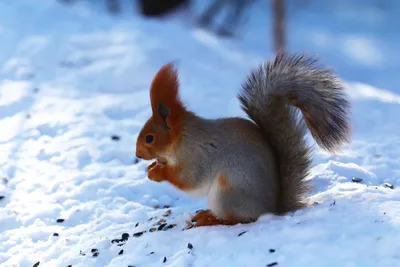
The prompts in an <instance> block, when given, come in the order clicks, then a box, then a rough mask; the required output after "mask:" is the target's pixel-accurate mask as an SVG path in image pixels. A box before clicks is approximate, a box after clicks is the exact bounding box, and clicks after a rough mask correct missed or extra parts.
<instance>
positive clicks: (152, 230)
mask: <svg viewBox="0 0 400 267" xmlns="http://www.w3.org/2000/svg"><path fill="white" fill-rule="evenodd" d="M149 231H150V233H153V232H155V231H157V228H151V229H150V230H149Z"/></svg>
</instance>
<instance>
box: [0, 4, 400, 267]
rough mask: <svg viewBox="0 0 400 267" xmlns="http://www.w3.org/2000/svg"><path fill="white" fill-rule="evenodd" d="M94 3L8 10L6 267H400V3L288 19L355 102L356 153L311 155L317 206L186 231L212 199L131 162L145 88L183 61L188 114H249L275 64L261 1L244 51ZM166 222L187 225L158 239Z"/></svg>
mask: <svg viewBox="0 0 400 267" xmlns="http://www.w3.org/2000/svg"><path fill="white" fill-rule="evenodd" d="M95 2H96V1H83V0H82V1H78V3H75V4H73V5H70V6H65V5H62V4H59V3H57V2H56V1H54V0H40V1H39V0H24V1H23V0H14V1H11V0H6V1H1V2H0V129H1V131H0V151H1V153H0V166H1V168H0V178H1V180H0V196H4V199H2V200H0V266H21V267H25V266H33V265H34V264H35V263H37V262H40V265H39V266H68V265H71V266H74V267H76V266H81V267H83V266H85V267H86V266H107V267H114V266H116V267H121V266H128V265H130V266H137V267H140V266H252V267H253V266H267V264H271V263H273V262H277V263H278V265H277V266H296V267H299V266H363V267H365V266H388V267H389V266H390V267H393V266H400V189H399V188H400V178H399V177H400V163H399V155H400V150H399V147H400V136H399V130H400V129H399V128H400V127H399V126H398V125H399V124H398V114H399V113H400V95H399V94H400V89H399V88H400V80H399V79H398V69H399V64H400V63H399V62H400V52H399V49H398V45H397V44H398V39H399V38H400V35H399V34H398V26H399V22H400V18H399V17H398V11H399V10H400V3H399V2H398V1H382V2H383V3H378V1H365V0H364V1H355V0H354V1H344V0H340V1H339V0H338V1H298V2H304V3H305V4H304V5H303V6H299V5H298V4H296V3H291V5H290V8H289V11H288V16H289V25H288V26H289V33H290V35H289V48H290V50H291V51H306V52H310V53H312V54H315V55H318V56H319V57H320V58H321V61H322V62H324V63H325V64H327V65H330V66H332V67H333V68H334V69H335V70H336V71H337V73H338V74H339V75H341V76H342V77H343V78H344V79H345V81H346V83H347V85H348V90H349V94H350V95H351V96H352V101H353V102H352V103H353V126H354V133H353V143H352V144H351V146H348V147H347V148H346V149H345V150H344V151H343V152H342V153H341V154H339V155H336V156H332V155H327V154H326V153H323V152H322V151H320V150H317V152H316V155H315V158H314V168H313V171H312V175H311V178H312V179H313V185H314V188H313V191H312V192H311V195H310V201H311V203H315V205H312V206H310V208H307V209H304V210H301V211H298V212H296V213H295V214H291V215H287V216H283V217H277V216H271V215H265V216H263V217H262V218H260V219H259V221H258V222H256V223H253V224H248V225H237V226H233V227H224V226H217V227H208V228H207V227H206V228H196V229H190V230H185V231H182V229H184V227H185V226H186V223H185V221H186V220H187V219H189V218H190V216H191V215H193V214H194V212H195V211H196V210H198V209H201V208H205V207H206V203H205V201H204V200H202V199H192V198H190V197H189V196H186V195H185V194H184V193H181V192H179V191H177V190H176V189H174V188H173V187H172V186H170V185H168V184H164V183H163V184H159V183H154V182H151V181H149V180H148V179H147V178H146V173H145V168H146V166H147V165H148V162H144V161H140V162H136V160H135V157H134V155H135V141H136V137H137V133H138V131H139V130H140V128H141V126H142V125H143V123H144V122H145V120H146V119H147V117H148V116H149V115H150V107H149V99H148V87H149V83H150V81H151V79H152V77H153V75H154V73H155V72H156V71H157V70H158V68H159V67H160V66H161V65H163V64H165V63H166V62H169V61H175V62H177V65H178V68H179V70H180V75H181V84H182V96H183V98H184V99H185V101H186V103H187V104H188V106H189V107H190V108H191V109H192V110H193V111H195V112H197V113H198V114H200V115H202V116H206V117H210V118H216V117H220V116H234V115H238V116H242V115H243V113H242V111H241V110H240V107H239V103H238V101H237V99H236V92H237V90H238V89H239V88H240V84H241V82H242V81H243V79H244V78H245V75H246V74H247V73H248V71H249V70H250V69H251V68H253V67H255V66H257V64H258V63H260V62H262V61H263V60H265V59H269V58H270V57H271V56H272V42H271V39H270V36H271V30H270V16H269V15H265V14H266V11H268V7H267V6H266V3H265V2H266V1H260V2H258V3H256V4H255V5H254V6H253V7H252V8H251V13H249V14H248V15H247V22H248V24H247V25H246V26H245V28H243V29H242V31H241V33H240V36H239V37H240V40H239V41H232V40H220V39H218V38H217V37H216V36H214V35H213V34H211V33H209V32H206V31H204V30H200V29H196V28H195V27H193V26H190V25H191V24H190V21H191V20H192V19H193V18H192V17H191V15H190V13H189V14H186V15H185V14H184V15H183V16H176V17H172V18H170V19H164V20H162V21H161V22H160V21H158V20H144V19H142V18H140V17H139V16H138V15H137V14H135V13H134V14H132V9H133V8H132V6H131V5H130V3H131V1H124V2H123V3H124V9H123V10H124V11H123V13H122V14H121V15H119V16H117V17H113V16H110V15H109V14H107V13H106V12H105V11H104V9H105V7H103V6H102V5H99V4H98V2H97V4H96V5H95ZM199 2H201V4H199V3H198V4H197V5H196V6H195V7H194V11H196V12H197V13H198V11H199V10H200V8H201V5H204V2H202V1H199ZM261 2H262V3H261ZM375 2H376V3H375ZM378 88H385V89H378ZM216 107H218V108H216ZM113 135H117V136H119V137H120V140H112V138H111V136H113ZM353 177H359V178H362V179H363V181H362V182H361V183H354V182H352V178H353ZM386 182H387V183H390V184H392V185H393V186H394V189H391V188H388V187H386V186H385V185H384V183H386ZM155 206H158V207H159V208H154V207H155ZM165 206H170V207H169V208H168V207H165ZM169 209H170V210H171V214H170V215H168V210H169ZM164 215H166V216H164ZM160 218H164V219H165V220H166V223H167V224H168V225H175V224H176V226H175V227H173V228H171V229H168V230H167V231H155V232H149V231H148V230H149V229H151V228H152V227H154V226H153V225H155V224H156V223H157V222H158V221H159V220H160ZM57 219H64V221H63V222H57ZM168 225H167V226H168ZM156 227H158V225H157V226H156ZM142 231H147V232H146V233H144V234H142V235H140V236H137V237H135V236H133V234H134V233H140V232H142ZM245 231H247V232H245ZM243 232H244V233H243ZM54 233H58V236H53V234H54ZM123 233H128V234H129V235H130V238H129V239H128V241H126V242H122V243H121V242H120V243H116V242H114V243H112V242H111V241H112V240H113V239H120V238H121V235H122V234H123ZM240 233H242V234H241V235H240V236H239V234H240ZM137 235H139V234H137ZM123 243H125V244H124V245H122V246H118V244H123ZM188 243H190V244H191V245H192V246H193V248H192V249H190V248H188ZM92 249H97V251H96V250H93V251H92ZM270 249H273V250H274V251H273V250H271V251H270ZM121 250H123V253H122V254H121V255H119V254H120V251H121ZM97 254H98V255H97ZM94 255H97V257H95V256H94ZM164 259H165V260H164ZM164 261H165V262H164Z"/></svg>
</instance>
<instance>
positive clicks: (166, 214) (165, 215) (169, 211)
mask: <svg viewBox="0 0 400 267" xmlns="http://www.w3.org/2000/svg"><path fill="white" fill-rule="evenodd" d="M171 213H172V211H171V210H167V211H166V212H165V213H164V215H163V216H164V217H168V216H169V215H171Z"/></svg>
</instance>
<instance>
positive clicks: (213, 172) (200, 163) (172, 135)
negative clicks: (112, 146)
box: [136, 53, 351, 227]
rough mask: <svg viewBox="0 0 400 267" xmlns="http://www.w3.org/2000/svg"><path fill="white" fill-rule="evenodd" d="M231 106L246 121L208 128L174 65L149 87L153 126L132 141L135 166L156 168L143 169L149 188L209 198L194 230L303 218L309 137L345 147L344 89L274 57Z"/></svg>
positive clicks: (325, 75) (289, 59)
mask: <svg viewBox="0 0 400 267" xmlns="http://www.w3.org/2000/svg"><path fill="white" fill-rule="evenodd" d="M238 99H239V101H240V102H241V108H242V109H243V111H244V112H245V113H246V114H247V115H248V117H249V118H250V119H245V118H240V117H233V118H219V119H206V118H202V117H200V116H197V115H196V114H195V113H193V112H191V111H189V110H188V109H187V107H186V106H185V104H184V103H183V102H182V100H181V99H180V96H179V81H178V72H177V70H176V68H175V66H174V65H173V63H168V64H165V65H163V66H162V67H161V68H160V69H159V71H158V72H157V73H156V75H155V77H154V79H153V81H152V83H151V87H150V100H151V108H152V116H151V117H150V118H149V119H148V120H147V122H146V123H145V124H144V126H143V128H142V129H141V131H140V132H139V135H138V137H137V143H136V156H137V157H138V158H141V159H144V160H154V159H156V160H155V161H154V162H153V163H151V164H150V165H149V166H148V167H147V176H148V178H149V179H150V180H152V181H155V182H162V181H167V182H169V183H171V184H172V185H174V186H175V187H176V188H178V189H180V190H183V191H185V192H187V193H189V194H192V195H194V196H199V197H207V202H208V208H209V209H206V210H202V211H200V212H198V213H197V214H195V215H194V216H193V217H192V222H196V224H195V227H199V226H212V225H235V224H239V223H251V222H255V221H256V220H257V219H258V218H259V217H260V216H261V215H263V214H267V213H269V214H275V215H284V214H286V213H288V212H294V211H296V210H299V209H302V208H305V207H306V206H307V193H308V192H309V189H310V184H309V179H308V177H307V176H308V174H309V172H310V168H311V152H312V147H313V146H312V145H308V144H307V142H306V140H305V137H306V134H307V129H308V130H309V131H310V133H311V135H312V137H313V138H314V140H315V142H316V143H317V144H318V145H319V146H320V147H321V148H322V149H324V150H326V151H327V152H330V153H332V154H334V153H336V152H338V151H339V150H341V149H342V146H343V145H345V144H346V143H349V142H350V135H351V127H350V108H351V105H350V102H349V100H348V96H347V94H346V93H345V90H344V87H343V85H342V81H341V80H340V79H339V78H338V77H337V76H336V75H335V74H334V73H333V71H332V70H331V69H330V68H327V67H324V66H321V65H319V64H318V61H317V59H316V58H314V57H311V56H308V55H307V54H297V53H295V54H287V53H279V54H277V55H276V57H275V59H273V60H270V61H266V62H264V63H262V64H260V66H258V68H255V69H253V70H252V71H251V73H250V74H249V76H248V77H247V78H246V81H245V82H244V83H243V85H242V90H241V91H240V93H239V94H238ZM299 111H300V112H301V113H300V112H299ZM299 115H302V117H301V116H299Z"/></svg>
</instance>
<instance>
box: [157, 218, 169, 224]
mask: <svg viewBox="0 0 400 267" xmlns="http://www.w3.org/2000/svg"><path fill="white" fill-rule="evenodd" d="M165 222H167V221H166V220H164V219H160V220H159V221H158V222H157V224H158V225H161V224H163V223H165Z"/></svg>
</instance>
